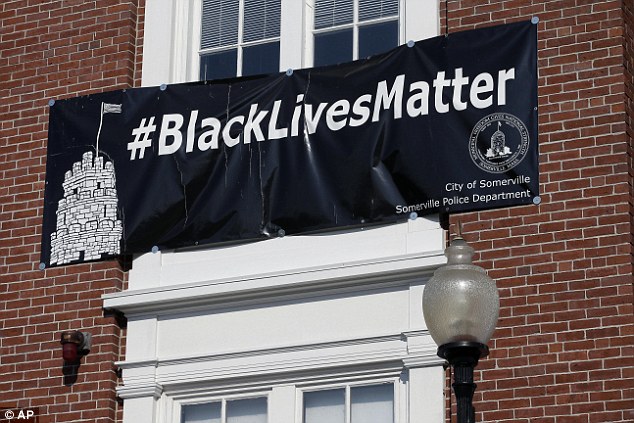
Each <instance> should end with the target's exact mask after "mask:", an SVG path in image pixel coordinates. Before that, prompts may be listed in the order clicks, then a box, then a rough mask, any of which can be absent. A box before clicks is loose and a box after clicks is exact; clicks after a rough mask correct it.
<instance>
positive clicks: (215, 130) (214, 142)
mask: <svg viewBox="0 0 634 423" xmlns="http://www.w3.org/2000/svg"><path fill="white" fill-rule="evenodd" d="M200 126H201V128H206V127H208V126H211V129H210V130H209V131H205V132H203V133H202V134H200V136H199V137H198V149H199V150H200V151H206V150H209V149H210V148H214V149H215V148H218V135H219V134H220V121H219V120H218V119H216V118H214V117H209V118H205V119H203V120H202V122H201V124H200ZM207 138H209V141H207Z"/></svg>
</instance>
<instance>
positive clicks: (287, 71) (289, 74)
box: [286, 68, 293, 76]
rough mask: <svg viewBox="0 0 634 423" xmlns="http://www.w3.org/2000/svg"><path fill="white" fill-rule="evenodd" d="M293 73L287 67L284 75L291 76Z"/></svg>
mask: <svg viewBox="0 0 634 423" xmlns="http://www.w3.org/2000/svg"><path fill="white" fill-rule="evenodd" d="M292 74H293V69H291V68H288V69H286V76H291V75H292Z"/></svg>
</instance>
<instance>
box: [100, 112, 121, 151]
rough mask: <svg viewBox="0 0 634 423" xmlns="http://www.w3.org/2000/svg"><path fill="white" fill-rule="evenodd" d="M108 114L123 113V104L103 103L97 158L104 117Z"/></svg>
mask: <svg viewBox="0 0 634 423" xmlns="http://www.w3.org/2000/svg"><path fill="white" fill-rule="evenodd" d="M106 113H121V104H110V103H104V102H103V101H102V102H101V112H100V115H101V116H100V118H99V129H98V130H97V145H96V147H95V148H96V150H97V151H96V154H95V158H96V157H97V156H99V135H101V126H102V125H103V115H105V114H106Z"/></svg>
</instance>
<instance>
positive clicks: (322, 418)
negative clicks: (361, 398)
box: [303, 389, 346, 423]
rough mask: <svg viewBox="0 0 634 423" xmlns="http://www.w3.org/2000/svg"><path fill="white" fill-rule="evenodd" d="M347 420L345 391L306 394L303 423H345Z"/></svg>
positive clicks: (336, 390)
mask: <svg viewBox="0 0 634 423" xmlns="http://www.w3.org/2000/svg"><path fill="white" fill-rule="evenodd" d="M345 420H346V391H345V389H331V390H328V391H315V392H305V393H304V422H303V423H345Z"/></svg>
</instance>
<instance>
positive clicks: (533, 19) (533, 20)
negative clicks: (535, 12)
mask: <svg viewBox="0 0 634 423" xmlns="http://www.w3.org/2000/svg"><path fill="white" fill-rule="evenodd" d="M531 23H532V24H533V25H537V24H538V23H539V17H537V16H533V17H532V18H531Z"/></svg>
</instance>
